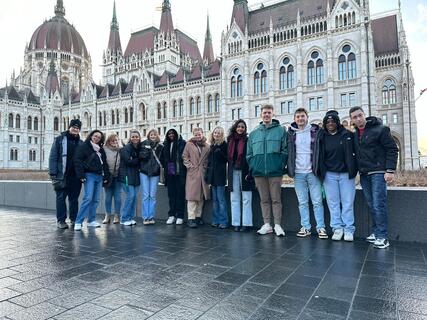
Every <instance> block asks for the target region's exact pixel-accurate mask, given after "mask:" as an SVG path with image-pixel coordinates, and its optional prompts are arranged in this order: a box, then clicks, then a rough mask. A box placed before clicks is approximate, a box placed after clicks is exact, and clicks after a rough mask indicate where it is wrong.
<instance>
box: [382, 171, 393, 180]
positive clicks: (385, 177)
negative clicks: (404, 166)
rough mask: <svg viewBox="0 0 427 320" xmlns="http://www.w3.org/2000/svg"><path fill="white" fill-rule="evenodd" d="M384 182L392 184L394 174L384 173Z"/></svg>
mask: <svg viewBox="0 0 427 320" xmlns="http://www.w3.org/2000/svg"><path fill="white" fill-rule="evenodd" d="M384 180H385V181H386V182H392V181H393V180H394V173H392V172H386V173H385V174H384Z"/></svg>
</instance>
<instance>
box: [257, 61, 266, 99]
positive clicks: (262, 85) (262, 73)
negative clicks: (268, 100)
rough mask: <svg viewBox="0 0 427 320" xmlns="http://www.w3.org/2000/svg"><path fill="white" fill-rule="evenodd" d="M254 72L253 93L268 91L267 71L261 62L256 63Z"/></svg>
mask: <svg viewBox="0 0 427 320" xmlns="http://www.w3.org/2000/svg"><path fill="white" fill-rule="evenodd" d="M256 68H257V71H255V74H254V93H255V94H260V93H265V92H267V91H268V82H267V71H266V70H265V66H264V64H263V63H262V62H260V63H258V64H257V66H256Z"/></svg>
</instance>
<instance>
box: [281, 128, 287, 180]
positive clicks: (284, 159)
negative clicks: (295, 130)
mask: <svg viewBox="0 0 427 320" xmlns="http://www.w3.org/2000/svg"><path fill="white" fill-rule="evenodd" d="M280 153H281V154H282V168H283V173H285V172H286V168H287V166H288V133H287V131H286V128H285V127H283V135H282V141H281V146H280Z"/></svg>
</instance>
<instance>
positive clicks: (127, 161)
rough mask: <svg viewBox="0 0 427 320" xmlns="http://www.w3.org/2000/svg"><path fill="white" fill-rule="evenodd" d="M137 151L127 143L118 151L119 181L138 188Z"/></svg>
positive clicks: (137, 148)
mask: <svg viewBox="0 0 427 320" xmlns="http://www.w3.org/2000/svg"><path fill="white" fill-rule="evenodd" d="M139 149H140V145H138V146H137V147H136V148H135V147H134V146H133V144H132V143H128V144H127V145H125V146H124V148H122V150H121V151H120V167H119V178H118V179H119V181H120V182H122V183H125V184H127V185H130V186H135V187H137V186H139V185H140V184H141V182H140V178H139V157H138V156H139Z"/></svg>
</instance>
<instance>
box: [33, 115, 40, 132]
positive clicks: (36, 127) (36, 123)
mask: <svg viewBox="0 0 427 320" xmlns="http://www.w3.org/2000/svg"><path fill="white" fill-rule="evenodd" d="M33 128H34V130H36V131H37V130H39V119H38V118H37V117H34V126H33Z"/></svg>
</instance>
